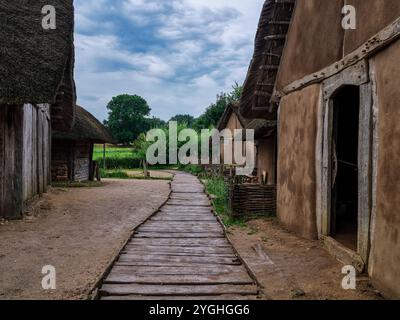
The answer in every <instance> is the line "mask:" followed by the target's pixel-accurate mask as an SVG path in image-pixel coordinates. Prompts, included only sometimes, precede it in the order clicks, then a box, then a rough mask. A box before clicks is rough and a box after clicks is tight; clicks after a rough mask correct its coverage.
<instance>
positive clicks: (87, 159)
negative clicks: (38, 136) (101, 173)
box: [51, 106, 113, 182]
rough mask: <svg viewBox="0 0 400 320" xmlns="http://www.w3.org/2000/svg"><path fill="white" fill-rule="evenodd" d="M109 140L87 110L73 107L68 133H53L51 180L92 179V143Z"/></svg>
mask: <svg viewBox="0 0 400 320" xmlns="http://www.w3.org/2000/svg"><path fill="white" fill-rule="evenodd" d="M96 143H99V144H104V143H113V139H112V137H111V135H110V133H109V132H108V130H107V129H106V128H105V127H104V126H103V125H102V124H101V123H100V122H99V121H98V120H97V119H96V118H95V117H94V116H93V115H92V114H90V113H89V112H88V111H86V110H85V109H83V108H82V107H80V106H77V107H76V115H75V123H74V126H73V128H72V130H71V131H69V132H60V131H54V132H53V142H52V152H51V154H52V160H51V176H52V180H53V181H58V182H60V181H88V180H93V178H94V171H95V164H94V163H93V147H94V144H96Z"/></svg>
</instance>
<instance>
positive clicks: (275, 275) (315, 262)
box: [229, 219, 381, 300]
mask: <svg viewBox="0 0 400 320" xmlns="http://www.w3.org/2000/svg"><path fill="white" fill-rule="evenodd" d="M229 238H230V240H231V241H232V243H233V245H234V246H235V248H236V249H237V250H238V252H239V254H240V255H241V257H242V258H243V259H244V260H245V261H246V263H247V265H248V266H249V267H250V268H251V270H252V271H253V272H254V274H255V275H256V277H257V279H258V281H259V282H260V283H261V285H262V286H263V287H264V289H263V292H264V293H265V297H264V298H266V299H274V300H281V299H284V300H288V299H289V300H291V299H301V300H370V299H381V296H380V295H379V293H378V292H376V291H375V289H374V288H373V287H372V286H371V284H370V281H369V279H368V277H366V276H360V277H358V283H357V290H354V291H353V290H344V289H343V288H342V286H341V284H342V280H343V277H344V276H345V275H343V274H342V273H341V272H342V267H343V264H342V263H340V262H339V261H337V260H335V259H334V258H333V257H332V256H331V255H330V254H329V253H328V252H327V251H326V250H325V249H324V248H323V246H322V244H321V243H320V242H319V241H313V240H305V239H301V238H299V237H297V236H296V235H294V234H293V233H290V232H288V231H286V230H285V229H283V228H282V227H281V226H280V225H279V223H278V222H277V220H276V219H268V220H264V219H259V220H253V221H250V222H249V223H248V224H247V227H246V228H239V227H233V228H230V229H229Z"/></svg>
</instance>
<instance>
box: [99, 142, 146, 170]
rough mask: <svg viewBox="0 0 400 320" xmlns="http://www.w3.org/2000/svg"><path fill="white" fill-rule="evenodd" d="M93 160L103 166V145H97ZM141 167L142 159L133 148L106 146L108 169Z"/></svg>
mask: <svg viewBox="0 0 400 320" xmlns="http://www.w3.org/2000/svg"><path fill="white" fill-rule="evenodd" d="M93 160H94V161H98V162H99V163H100V165H101V167H102V166H103V146H102V145H95V147H94V150H93ZM139 167H140V159H139V158H138V156H137V155H136V154H135V150H134V149H133V148H128V147H127V148H123V147H113V146H107V147H106V168H107V169H136V168H139Z"/></svg>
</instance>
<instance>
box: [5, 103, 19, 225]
mask: <svg viewBox="0 0 400 320" xmlns="http://www.w3.org/2000/svg"><path fill="white" fill-rule="evenodd" d="M22 133H23V108H22V106H0V217H5V218H18V217H20V216H21V214H22V194H23V186H22V174H21V173H22V165H23V160H22V156H23V155H22V144H23V137H22Z"/></svg>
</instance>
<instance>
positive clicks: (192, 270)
mask: <svg viewBox="0 0 400 320" xmlns="http://www.w3.org/2000/svg"><path fill="white" fill-rule="evenodd" d="M113 270H115V271H120V272H131V273H134V274H145V275H146V274H160V275H161V274H163V275H168V274H171V275H191V274H197V275H202V274H206V275H208V274H224V273H243V272H244V273H246V272H247V271H246V269H245V268H244V267H243V266H242V265H220V264H219V265H199V266H183V267H170V266H161V267H160V266H146V267H143V266H114V267H113Z"/></svg>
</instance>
